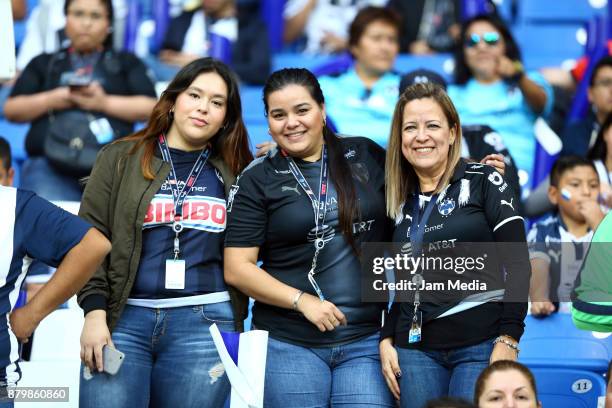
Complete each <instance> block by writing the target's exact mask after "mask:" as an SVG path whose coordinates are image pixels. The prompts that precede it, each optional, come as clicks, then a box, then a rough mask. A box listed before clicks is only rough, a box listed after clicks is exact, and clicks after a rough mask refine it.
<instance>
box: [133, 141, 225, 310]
mask: <svg viewBox="0 0 612 408" xmlns="http://www.w3.org/2000/svg"><path fill="white" fill-rule="evenodd" d="M170 154H171V157H172V163H173V164H174V169H175V171H176V175H177V178H178V182H179V188H180V187H181V186H183V185H184V183H185V180H186V179H187V176H188V175H189V172H190V171H191V169H192V167H193V165H194V163H195V162H196V160H197V159H198V157H199V155H200V151H195V152H185V151H181V150H177V149H172V148H171V149H170ZM173 222H174V201H173V198H172V190H171V187H170V184H169V181H168V180H166V181H164V183H163V184H162V186H161V187H160V189H159V191H158V192H157V193H156V194H155V196H154V197H153V199H152V200H151V202H150V203H149V208H148V210H147V214H146V216H145V220H144V224H143V231H142V252H141V255H140V264H139V265H138V273H137V275H136V281H135V282H134V286H133V287H132V291H131V293H130V299H169V298H182V297H186V296H196V295H202V294H207V293H213V292H222V291H225V290H226V286H225V281H224V279H223V262H222V252H223V238H224V233H225V224H226V205H225V190H224V186H223V180H222V178H221V175H220V174H219V173H218V171H217V170H216V169H215V168H214V167H213V166H211V165H210V164H209V163H207V164H206V165H205V166H204V168H203V169H202V172H201V173H200V176H199V177H198V179H197V180H196V182H195V184H194V186H193V188H192V189H191V192H190V193H189V195H187V197H186V198H185V202H184V204H183V227H184V229H183V231H182V232H181V233H180V234H179V239H180V241H179V242H180V259H183V260H185V288H184V289H166V287H165V270H166V269H165V268H166V260H167V259H172V258H173V257H174V255H173V250H174V231H173V230H172V223H173Z"/></svg>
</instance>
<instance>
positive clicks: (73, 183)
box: [19, 156, 82, 201]
mask: <svg viewBox="0 0 612 408" xmlns="http://www.w3.org/2000/svg"><path fill="white" fill-rule="evenodd" d="M19 184H20V187H21V188H22V189H24V190H30V191H33V192H35V193H36V194H38V195H39V196H41V197H42V198H44V199H45V200H49V201H81V195H82V189H81V186H80V185H79V179H78V178H77V177H72V176H68V175H66V174H62V173H59V172H58V171H57V170H55V168H53V166H51V164H50V163H49V162H48V161H47V159H46V158H45V157H40V156H38V157H30V158H28V159H27V160H26V161H25V162H24V163H23V165H22V166H21V176H20V182H19Z"/></svg>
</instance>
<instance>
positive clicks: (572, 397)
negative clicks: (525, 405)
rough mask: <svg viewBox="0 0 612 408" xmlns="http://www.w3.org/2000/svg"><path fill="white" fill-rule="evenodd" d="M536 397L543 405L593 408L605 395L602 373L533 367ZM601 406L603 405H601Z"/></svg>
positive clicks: (560, 407) (563, 407)
mask: <svg viewBox="0 0 612 408" xmlns="http://www.w3.org/2000/svg"><path fill="white" fill-rule="evenodd" d="M530 369H531V371H532V372H533V374H534V376H535V378H536V387H537V389H538V398H539V399H540V401H541V402H542V406H543V407H555V408H593V407H597V406H599V405H598V400H599V398H600V397H602V396H605V395H606V383H605V381H604V378H603V376H602V375H599V374H595V373H592V372H589V371H583V370H569V369H555V368H537V367H536V368H534V367H530ZM602 406H603V405H602Z"/></svg>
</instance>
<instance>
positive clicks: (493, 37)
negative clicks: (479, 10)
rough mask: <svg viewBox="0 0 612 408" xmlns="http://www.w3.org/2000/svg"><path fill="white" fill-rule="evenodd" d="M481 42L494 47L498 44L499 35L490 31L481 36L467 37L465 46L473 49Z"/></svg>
mask: <svg viewBox="0 0 612 408" xmlns="http://www.w3.org/2000/svg"><path fill="white" fill-rule="evenodd" d="M481 40H482V41H484V43H485V44H487V45H496V44H497V43H498V42H499V33H496V32H494V31H491V32H487V33H484V34H482V36H481V35H479V34H472V35H469V36H468V37H467V38H466V39H465V46H466V47H468V48H471V47H475V46H476V45H477V44H478V43H479V42H480V41H481Z"/></svg>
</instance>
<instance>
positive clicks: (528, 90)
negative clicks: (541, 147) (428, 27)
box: [448, 15, 553, 191]
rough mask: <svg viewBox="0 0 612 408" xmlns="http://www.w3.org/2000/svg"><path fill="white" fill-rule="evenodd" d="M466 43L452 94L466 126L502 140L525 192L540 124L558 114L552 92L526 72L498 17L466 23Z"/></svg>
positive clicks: (535, 75)
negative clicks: (483, 128) (474, 126)
mask: <svg viewBox="0 0 612 408" xmlns="http://www.w3.org/2000/svg"><path fill="white" fill-rule="evenodd" d="M461 41H462V46H460V47H458V49H457V55H456V58H455V65H456V68H455V85H451V86H449V87H448V95H449V96H450V97H451V99H452V101H453V103H454V104H455V106H456V107H457V111H458V112H459V115H460V116H461V121H462V123H463V124H464V125H472V124H485V125H489V126H491V127H492V128H493V129H495V130H496V131H497V132H498V133H499V134H500V135H501V137H502V139H503V142H504V144H505V145H506V147H507V148H508V150H509V151H510V154H511V155H512V158H513V159H514V161H515V162H516V165H517V167H518V168H519V178H520V181H521V186H522V187H523V190H524V191H525V187H531V185H532V181H531V180H530V179H529V178H530V177H531V176H532V174H533V171H532V170H533V166H534V157H535V148H536V139H535V133H534V123H535V120H536V119H537V117H538V116H546V115H548V113H549V112H550V110H551V109H552V103H553V92H552V87H551V86H550V85H549V84H548V83H547V82H546V80H545V79H544V77H542V75H540V74H539V73H537V72H527V71H525V68H524V66H523V64H522V62H521V52H520V50H519V48H518V45H517V43H516V41H515V40H514V38H513V37H512V34H511V33H510V30H509V29H508V27H506V25H505V24H504V23H503V21H501V20H500V19H499V18H498V17H496V16H493V15H478V16H476V17H473V18H472V19H470V20H468V21H466V22H465V23H463V26H462V29H461Z"/></svg>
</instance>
